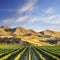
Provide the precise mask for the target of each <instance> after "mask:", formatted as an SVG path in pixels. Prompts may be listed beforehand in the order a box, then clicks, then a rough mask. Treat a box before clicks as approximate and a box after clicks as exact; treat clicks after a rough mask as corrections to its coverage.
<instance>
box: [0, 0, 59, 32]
mask: <svg viewBox="0 0 60 60" xmlns="http://www.w3.org/2000/svg"><path fill="white" fill-rule="evenodd" d="M2 25H8V26H10V27H18V26H22V27H24V28H27V29H33V30H36V31H42V30H46V29H50V30H56V31H60V0H0V26H2Z"/></svg>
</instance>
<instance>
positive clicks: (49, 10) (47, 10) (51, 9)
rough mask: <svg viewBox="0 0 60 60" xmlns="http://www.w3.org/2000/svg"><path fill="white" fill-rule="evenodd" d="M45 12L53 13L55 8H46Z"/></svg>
mask: <svg viewBox="0 0 60 60" xmlns="http://www.w3.org/2000/svg"><path fill="white" fill-rule="evenodd" d="M44 12H45V13H46V14H52V13H54V9H53V8H48V9H46V10H44Z"/></svg>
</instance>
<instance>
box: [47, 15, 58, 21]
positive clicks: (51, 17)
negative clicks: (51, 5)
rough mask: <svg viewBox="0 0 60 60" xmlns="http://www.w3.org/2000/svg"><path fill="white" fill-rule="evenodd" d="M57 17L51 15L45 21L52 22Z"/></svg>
mask: <svg viewBox="0 0 60 60" xmlns="http://www.w3.org/2000/svg"><path fill="white" fill-rule="evenodd" d="M56 17H57V16H56V15H51V16H49V17H47V20H52V19H55V18H56Z"/></svg>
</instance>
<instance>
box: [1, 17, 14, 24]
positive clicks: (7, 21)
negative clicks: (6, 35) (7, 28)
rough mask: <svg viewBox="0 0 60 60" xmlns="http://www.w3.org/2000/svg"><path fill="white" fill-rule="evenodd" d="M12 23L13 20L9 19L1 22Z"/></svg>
mask: <svg viewBox="0 0 60 60" xmlns="http://www.w3.org/2000/svg"><path fill="white" fill-rule="evenodd" d="M12 21H13V18H9V19H5V20H3V21H2V22H3V23H9V22H12Z"/></svg>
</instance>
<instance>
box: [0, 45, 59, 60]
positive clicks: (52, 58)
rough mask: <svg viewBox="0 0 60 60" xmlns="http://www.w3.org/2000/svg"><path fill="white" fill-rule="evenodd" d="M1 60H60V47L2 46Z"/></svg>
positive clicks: (0, 48)
mask: <svg viewBox="0 0 60 60" xmlns="http://www.w3.org/2000/svg"><path fill="white" fill-rule="evenodd" d="M0 60H60V46H36V47H32V46H0Z"/></svg>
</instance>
